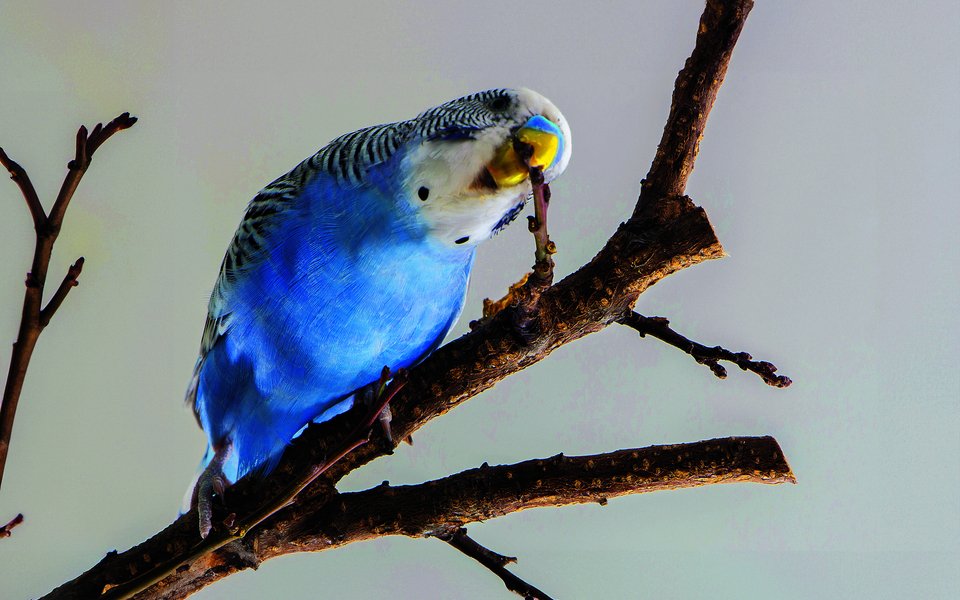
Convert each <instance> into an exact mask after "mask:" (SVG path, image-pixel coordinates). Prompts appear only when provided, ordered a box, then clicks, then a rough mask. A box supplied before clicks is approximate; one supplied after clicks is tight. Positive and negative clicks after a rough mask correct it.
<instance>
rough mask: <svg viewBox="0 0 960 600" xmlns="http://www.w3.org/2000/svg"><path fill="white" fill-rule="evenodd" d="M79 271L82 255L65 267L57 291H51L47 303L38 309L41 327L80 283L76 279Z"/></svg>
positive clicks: (47, 322) (81, 266)
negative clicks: (65, 270) (65, 269)
mask: <svg viewBox="0 0 960 600" xmlns="http://www.w3.org/2000/svg"><path fill="white" fill-rule="evenodd" d="M81 271H83V257H82V256H81V257H80V258H78V259H77V262H75V263H73V264H72V265H70V268H69V269H67V274H66V275H64V277H63V281H61V282H60V287H58V288H57V291H56V292H54V293H53V296H52V297H51V298H50V301H49V302H47V305H46V306H45V307H44V308H43V310H41V311H40V326H41V327H46V326H47V325H48V324H49V323H50V319H52V318H53V315H54V314H55V313H56V312H57V309H58V308H60V305H61V304H63V301H64V300H65V299H66V298H67V294H68V293H69V292H70V290H72V289H73V288H75V287H77V286H78V285H80V282H79V281H78V280H77V279H78V278H79V277H80V272H81Z"/></svg>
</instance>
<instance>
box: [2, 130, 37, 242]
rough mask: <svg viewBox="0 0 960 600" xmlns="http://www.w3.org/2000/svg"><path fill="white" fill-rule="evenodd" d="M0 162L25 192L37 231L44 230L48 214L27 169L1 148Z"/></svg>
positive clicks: (24, 195) (25, 198)
mask: <svg viewBox="0 0 960 600" xmlns="http://www.w3.org/2000/svg"><path fill="white" fill-rule="evenodd" d="M0 164H2V165H3V166H4V167H5V168H6V169H7V171H9V172H10V179H12V180H14V181H15V182H16V184H17V185H18V186H20V191H21V192H22V193H23V199H24V200H26V202H27V208H29V209H30V216H31V217H33V228H34V229H35V230H36V231H38V232H39V231H42V230H43V227H44V225H46V223H47V214H46V213H45V212H44V211H43V205H41V204H40V198H39V197H38V196H37V190H36V189H34V187H33V182H31V181H30V176H29V175H27V171H26V170H25V169H24V168H23V167H21V166H20V165H19V163H17V162H16V161H14V160H13V159H11V158H10V157H9V156H7V153H6V152H4V151H3V148H0Z"/></svg>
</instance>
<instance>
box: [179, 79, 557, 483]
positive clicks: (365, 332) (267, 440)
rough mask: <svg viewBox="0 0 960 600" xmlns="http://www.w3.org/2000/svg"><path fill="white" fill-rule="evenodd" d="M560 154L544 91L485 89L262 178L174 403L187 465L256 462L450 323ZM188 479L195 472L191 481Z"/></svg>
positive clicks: (425, 351)
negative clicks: (478, 265) (194, 446)
mask: <svg viewBox="0 0 960 600" xmlns="http://www.w3.org/2000/svg"><path fill="white" fill-rule="evenodd" d="M514 139H520V140H522V141H523V142H525V143H527V144H529V145H530V146H533V149H534V154H533V157H532V159H530V162H531V164H534V165H538V166H542V167H543V172H544V178H545V180H546V181H550V180H552V179H553V178H555V177H556V176H557V175H559V174H560V173H561V172H562V171H563V170H564V169H565V168H566V166H567V163H568V161H569V159H570V151H571V141H570V130H569V127H568V125H567V122H566V120H565V119H564V117H563V115H562V114H561V113H560V111H559V110H557V108H556V107H555V106H554V105H553V103H551V102H550V101H549V100H547V99H546V98H544V97H543V96H541V95H540V94H537V93H536V92H533V91H531V90H528V89H494V90H488V91H484V92H478V93H475V94H471V95H469V96H464V97H462V98H458V99H456V100H453V101H450V102H447V103H446V104H442V105H440V106H437V107H435V108H432V109H429V110H427V111H425V112H423V113H421V114H420V115H419V116H418V117H416V118H415V119H411V120H408V121H401V122H397V123H390V124H385V125H376V126H373V127H368V128H365V129H361V130H359V131H355V132H353V133H349V134H347V135H343V136H341V137H339V138H337V139H335V140H334V141H332V142H330V143H329V144H328V145H326V146H324V147H323V148H322V149H321V150H320V151H319V152H317V153H316V154H314V155H313V156H311V157H310V158H308V159H307V160H305V161H304V162H302V163H300V164H299V165H297V166H296V167H295V168H294V169H293V170H292V171H290V172H289V173H287V174H286V175H283V176H282V177H280V178H279V179H277V180H276V181H274V182H273V183H271V184H269V185H268V186H267V187H265V188H264V189H263V190H262V191H261V192H260V193H259V194H258V195H257V196H256V197H255V198H254V199H253V201H252V202H251V203H250V205H249V207H248V208H247V212H246V215H245V216H244V218H243V220H242V222H241V223H240V227H239V228H238V230H237V232H236V234H235V236H234V238H233V241H232V242H231V244H230V246H229V248H228V250H227V253H226V256H225V257H224V260H223V264H222V266H221V268H220V275H219V278H218V279H217V281H216V284H215V286H214V290H213V294H212V296H211V298H210V303H209V307H208V311H209V314H208V316H207V322H206V326H205V327H204V332H203V338H202V341H201V346H200V357H199V359H198V360H197V363H196V367H195V369H194V374H193V379H192V381H191V384H190V387H189V391H188V393H187V400H188V402H189V403H190V404H191V405H192V406H193V408H194V411H195V413H196V416H197V419H198V421H199V423H200V425H201V426H202V427H203V429H204V431H205V432H206V434H207V438H208V441H209V446H208V449H207V453H206V455H205V456H204V459H203V463H202V464H201V468H205V469H206V470H205V471H204V473H206V475H207V478H208V479H209V478H211V477H219V478H222V479H225V480H226V483H232V482H235V481H236V480H238V479H239V478H241V477H243V476H244V475H245V474H247V473H249V472H251V471H252V470H261V471H263V472H266V471H269V470H270V469H271V468H273V466H275V464H276V462H277V461H278V460H279V458H280V455H281V454H282V452H283V450H284V448H285V447H286V446H287V445H288V443H289V442H290V440H291V439H292V438H293V437H294V436H296V435H297V433H298V432H299V431H300V430H302V429H303V428H304V427H305V426H306V425H307V424H309V423H310V422H311V421H316V422H320V421H324V420H327V419H330V418H332V417H333V416H335V415H337V414H340V413H342V412H344V411H346V410H347V409H349V408H350V406H351V405H352V402H353V397H354V395H355V393H356V392H357V391H358V390H362V389H364V388H365V386H368V385H371V384H372V383H374V382H376V381H377V380H378V377H379V375H380V371H381V369H382V367H384V366H385V365H387V366H389V367H390V368H391V369H394V370H396V369H399V368H405V367H410V366H412V365H414V364H416V363H417V362H419V361H421V360H423V359H424V358H425V357H426V356H427V355H429V354H430V353H431V352H432V351H434V350H435V349H436V348H437V347H438V345H439V344H440V343H441V341H442V340H443V338H444V336H445V335H446V334H447V332H448V331H449V330H450V328H451V327H452V326H453V325H454V323H455V322H456V320H457V318H458V316H459V314H460V311H461V308H462V307H463V302H464V296H465V293H466V289H467V280H468V279H469V277H470V271H471V268H472V266H473V261H474V254H475V249H476V246H477V244H479V243H480V242H482V241H484V240H486V239H489V238H490V237H492V236H493V235H494V234H496V233H497V232H498V231H499V230H500V229H501V228H503V227H504V226H506V225H507V224H508V223H510V222H511V221H512V220H514V218H516V216H517V215H518V214H519V212H520V211H521V209H522V208H523V206H524V203H525V201H526V199H527V198H528V196H529V194H530V193H531V184H530V182H529V179H528V177H527V166H525V165H524V164H523V162H522V161H521V160H520V159H519V158H518V157H517V155H516V153H515V151H514V149H513V148H514V147H513V140H514ZM201 477H203V476H201Z"/></svg>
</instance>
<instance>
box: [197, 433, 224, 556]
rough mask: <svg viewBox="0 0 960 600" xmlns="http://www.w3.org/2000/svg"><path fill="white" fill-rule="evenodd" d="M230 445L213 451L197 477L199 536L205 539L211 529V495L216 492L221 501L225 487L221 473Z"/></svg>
mask: <svg viewBox="0 0 960 600" xmlns="http://www.w3.org/2000/svg"><path fill="white" fill-rule="evenodd" d="M229 451H230V446H229V445H226V446H222V447H220V448H218V449H216V450H215V451H214V454H213V459H212V460H211V461H210V464H208V465H207V466H206V468H205V469H204V470H203V472H202V473H200V477H199V478H198V479H197V486H196V490H197V491H196V498H197V500H196V502H197V514H198V516H199V526H200V537H201V538H204V539H206V538H207V536H208V535H210V531H211V530H212V529H213V496H214V494H216V495H217V496H218V497H219V498H220V500H221V502H222V501H223V492H224V490H225V489H226V487H227V477H226V475H224V474H223V463H224V462H225V461H226V459H227V456H228V454H229Z"/></svg>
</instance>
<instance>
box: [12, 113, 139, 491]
mask: <svg viewBox="0 0 960 600" xmlns="http://www.w3.org/2000/svg"><path fill="white" fill-rule="evenodd" d="M136 122H137V118H136V117H131V116H130V113H123V114H122V115H120V116H119V117H117V118H116V119H114V120H113V121H110V123H108V124H107V125H106V127H104V126H103V125H99V124H98V125H97V126H96V127H94V129H93V133H92V134H91V135H90V136H88V135H87V128H86V127H80V129H79V131H77V137H76V153H75V156H74V159H73V160H71V161H70V162H69V163H68V164H67V169H68V171H67V175H66V177H65V178H64V180H63V185H62V186H61V187H60V193H59V194H58V196H57V199H56V201H55V202H54V204H53V208H51V209H50V214H49V215H47V214H46V213H45V212H44V210H43V206H42V205H41V203H40V199H39V198H38V197H37V192H36V190H35V189H34V187H33V184H32V183H31V182H30V177H29V176H28V175H27V172H26V170H25V169H24V168H23V167H21V166H20V165H19V164H18V163H16V162H15V161H14V160H12V159H11V158H10V157H9V156H7V154H6V153H5V152H3V150H0V163H2V164H3V166H4V167H6V169H7V170H8V171H9V172H10V177H11V178H12V179H13V180H14V181H15V182H16V183H17V185H18V186H20V191H21V192H22V193H23V197H24V200H26V202H27V206H28V207H29V209H30V215H31V216H32V217H33V224H34V229H35V230H36V243H35V245H34V250H33V261H32V263H31V266H30V272H29V273H28V274H27V278H26V291H25V292H24V298H23V310H22V313H21V317H20V327H19V330H18V333H17V341H16V342H15V343H14V344H13V353H12V355H11V357H10V368H9V370H8V372H7V380H6V383H5V384H4V389H3V400H2V403H0V485H2V483H3V473H4V467H5V466H6V463H7V455H8V454H9V451H10V437H11V435H12V434H13V422H14V419H15V417H16V413H17V404H18V402H19V401H20V393H21V392H22V391H23V383H24V379H25V378H26V375H27V367H28V366H29V365H30V357H31V356H32V355H33V350H34V348H35V347H36V344H37V339H38V338H39V337H40V332H42V331H43V329H44V328H45V327H46V326H47V325H48V324H49V323H50V319H51V318H52V317H53V315H54V313H56V312H57V309H58V308H60V305H61V304H63V301H64V299H65V298H66V296H67V293H68V292H69V291H70V289H71V288H73V287H75V286H76V285H77V278H78V277H79V276H80V271H81V270H82V269H83V258H80V259H79V260H77V262H75V263H74V264H73V265H72V266H71V267H70V269H69V270H68V271H67V274H66V276H65V277H64V278H63V281H62V282H61V283H60V286H59V287H58V288H57V290H56V291H55V292H54V294H53V296H52V297H51V299H50V301H49V302H48V303H47V306H46V307H45V308H44V307H43V289H44V286H45V285H46V282H47V271H48V269H49V267H50V256H51V255H52V254H53V245H54V243H55V242H56V241H57V236H58V235H59V234H60V227H61V225H62V224H63V216H64V214H65V213H66V210H67V205H68V204H69V203H70V199H71V198H72V197H73V193H74V192H75V191H76V189H77V185H79V183H80V179H81V178H82V177H83V174H84V173H85V172H86V170H87V167H89V166H90V160H91V159H92V158H93V153H94V152H95V151H96V150H97V148H99V147H100V145H101V144H103V143H104V142H105V141H107V139H109V138H110V136H111V135H113V134H114V133H116V132H118V131H120V130H122V129H126V128H128V127H131V126H132V125H133V124H134V123H136Z"/></svg>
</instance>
